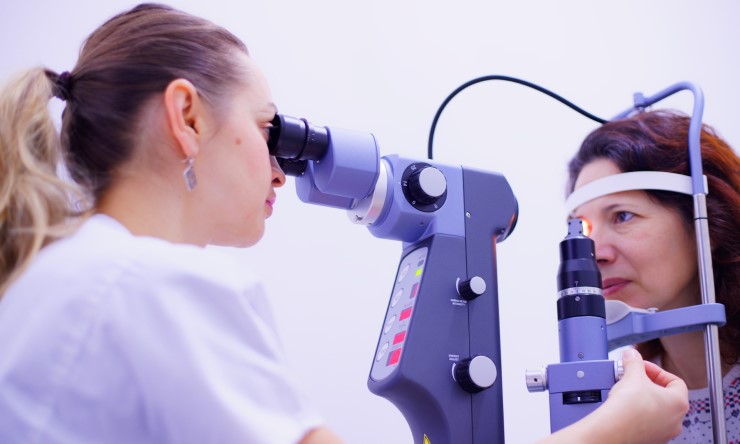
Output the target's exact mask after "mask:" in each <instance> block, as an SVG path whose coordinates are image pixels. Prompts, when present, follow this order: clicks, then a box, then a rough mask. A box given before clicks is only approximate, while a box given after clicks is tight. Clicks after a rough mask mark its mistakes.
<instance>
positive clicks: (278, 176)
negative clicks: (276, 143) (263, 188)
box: [270, 156, 285, 188]
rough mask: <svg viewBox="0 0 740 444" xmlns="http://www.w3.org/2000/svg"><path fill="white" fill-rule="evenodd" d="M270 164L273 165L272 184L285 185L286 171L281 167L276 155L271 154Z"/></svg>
mask: <svg viewBox="0 0 740 444" xmlns="http://www.w3.org/2000/svg"><path fill="white" fill-rule="evenodd" d="M270 165H271V166H272V186H274V187H275V188H280V187H281V186H283V185H285V173H284V172H283V169H282V168H280V165H279V164H278V161H277V159H276V158H275V156H270Z"/></svg>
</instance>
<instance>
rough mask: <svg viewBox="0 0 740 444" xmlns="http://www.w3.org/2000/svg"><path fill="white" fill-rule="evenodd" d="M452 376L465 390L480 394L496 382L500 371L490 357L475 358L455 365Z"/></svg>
mask: <svg viewBox="0 0 740 444" xmlns="http://www.w3.org/2000/svg"><path fill="white" fill-rule="evenodd" d="M452 376H453V378H454V379H455V381H457V383H458V384H460V387H462V388H463V390H465V391H467V392H470V393H478V392H480V391H483V390H485V389H487V388H489V387H491V386H492V385H493V383H494V382H496V378H497V377H498V371H497V370H496V364H494V363H493V361H492V360H491V358H489V357H488V356H475V357H473V358H470V359H465V360H463V361H461V362H458V363H457V364H455V365H453V366H452Z"/></svg>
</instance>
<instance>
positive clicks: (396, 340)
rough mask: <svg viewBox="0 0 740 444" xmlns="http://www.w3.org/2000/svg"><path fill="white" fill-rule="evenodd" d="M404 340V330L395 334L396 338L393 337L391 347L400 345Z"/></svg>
mask: <svg viewBox="0 0 740 444" xmlns="http://www.w3.org/2000/svg"><path fill="white" fill-rule="evenodd" d="M404 339H406V330H404V331H402V332H401V333H397V334H396V336H394V337H393V345H396V344H400V343H401V342H403V340H404Z"/></svg>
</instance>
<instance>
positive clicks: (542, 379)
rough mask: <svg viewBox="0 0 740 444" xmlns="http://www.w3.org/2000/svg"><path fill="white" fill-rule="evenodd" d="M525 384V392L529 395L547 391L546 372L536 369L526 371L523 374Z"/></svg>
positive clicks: (542, 369)
mask: <svg viewBox="0 0 740 444" xmlns="http://www.w3.org/2000/svg"><path fill="white" fill-rule="evenodd" d="M524 378H525V380H526V382H527V390H529V392H530V393H534V392H544V391H545V390H547V370H546V369H544V368H538V369H537V370H527V371H526V373H525V374H524Z"/></svg>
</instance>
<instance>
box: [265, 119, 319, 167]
mask: <svg viewBox="0 0 740 444" xmlns="http://www.w3.org/2000/svg"><path fill="white" fill-rule="evenodd" d="M267 146H268V148H269V149H270V154H271V155H273V156H275V157H277V158H278V159H285V160H289V161H291V162H300V161H305V160H320V159H321V158H322V157H324V154H326V150H327V149H328V148H329V133H328V131H327V129H326V127H324V126H318V125H312V124H311V123H309V122H308V121H307V120H306V119H297V118H295V117H290V116H285V115H282V114H275V118H274V119H272V128H270V137H269V140H268V142H267Z"/></svg>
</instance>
